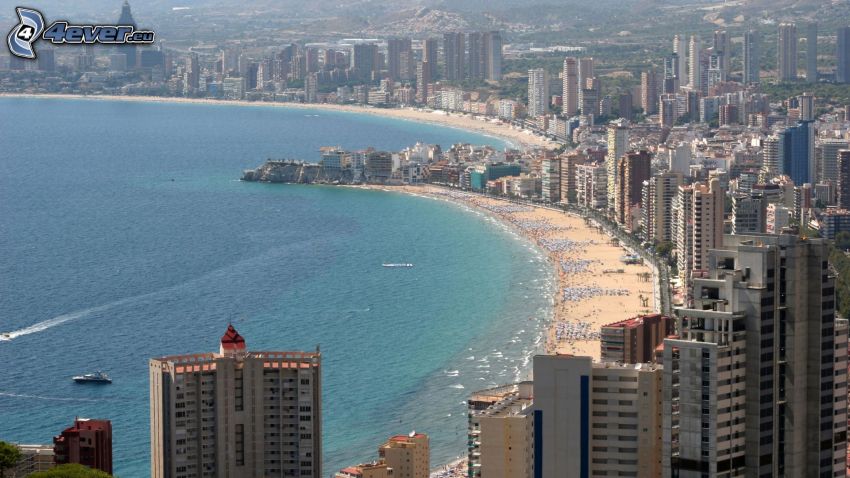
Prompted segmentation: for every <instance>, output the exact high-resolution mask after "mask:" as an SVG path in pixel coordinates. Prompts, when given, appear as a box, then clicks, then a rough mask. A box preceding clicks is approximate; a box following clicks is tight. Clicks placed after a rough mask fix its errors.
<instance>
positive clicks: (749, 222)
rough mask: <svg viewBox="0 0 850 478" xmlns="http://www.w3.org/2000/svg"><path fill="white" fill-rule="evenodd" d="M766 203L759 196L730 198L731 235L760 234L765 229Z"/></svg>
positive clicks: (736, 195)
mask: <svg viewBox="0 0 850 478" xmlns="http://www.w3.org/2000/svg"><path fill="white" fill-rule="evenodd" d="M766 206H767V203H766V201H765V200H764V198H763V197H762V196H761V195H759V194H735V195H733V196H732V234H736V235H741V234H752V233H761V232H764V231H765V228H766V224H767V223H766V216H765V211H766Z"/></svg>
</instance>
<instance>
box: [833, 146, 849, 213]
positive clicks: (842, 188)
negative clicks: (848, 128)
mask: <svg viewBox="0 0 850 478" xmlns="http://www.w3.org/2000/svg"><path fill="white" fill-rule="evenodd" d="M837 191H838V197H837V198H836V204H837V205H838V207H839V208H841V209H847V210H850V149H842V150H841V151H839V152H838V181H837Z"/></svg>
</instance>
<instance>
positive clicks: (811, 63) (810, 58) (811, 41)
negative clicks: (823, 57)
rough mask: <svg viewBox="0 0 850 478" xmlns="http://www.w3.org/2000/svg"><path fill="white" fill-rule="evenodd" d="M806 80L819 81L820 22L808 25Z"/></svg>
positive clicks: (810, 81)
mask: <svg viewBox="0 0 850 478" xmlns="http://www.w3.org/2000/svg"><path fill="white" fill-rule="evenodd" d="M806 81H808V82H809V83H817V81H818V24H817V22H811V23H809V24H808V25H806Z"/></svg>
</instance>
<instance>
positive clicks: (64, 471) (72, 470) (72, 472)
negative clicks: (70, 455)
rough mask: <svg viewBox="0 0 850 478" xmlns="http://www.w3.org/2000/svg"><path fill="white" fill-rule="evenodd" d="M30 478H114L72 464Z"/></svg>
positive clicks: (35, 474)
mask: <svg viewBox="0 0 850 478" xmlns="http://www.w3.org/2000/svg"><path fill="white" fill-rule="evenodd" d="M28 478H112V475H110V474H109V473H106V472H103V471H100V470H95V469H94V468H89V467H87V466H83V465H78V464H76V463H70V464H67V465H59V466H57V467H54V468H51V469H49V470H47V471H40V472H38V473H33V474H31V475H29V477H28Z"/></svg>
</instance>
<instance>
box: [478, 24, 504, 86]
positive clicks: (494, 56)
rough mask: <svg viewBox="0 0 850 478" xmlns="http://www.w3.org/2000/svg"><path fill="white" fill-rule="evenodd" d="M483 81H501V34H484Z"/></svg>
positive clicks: (494, 32)
mask: <svg viewBox="0 0 850 478" xmlns="http://www.w3.org/2000/svg"><path fill="white" fill-rule="evenodd" d="M483 40H484V67H485V70H484V79H485V80H488V81H501V79H502V33H501V32H498V31H492V32H487V33H485V34H484V37H483Z"/></svg>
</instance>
